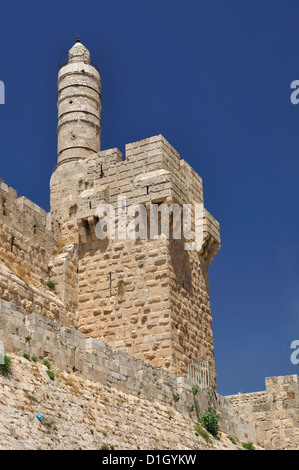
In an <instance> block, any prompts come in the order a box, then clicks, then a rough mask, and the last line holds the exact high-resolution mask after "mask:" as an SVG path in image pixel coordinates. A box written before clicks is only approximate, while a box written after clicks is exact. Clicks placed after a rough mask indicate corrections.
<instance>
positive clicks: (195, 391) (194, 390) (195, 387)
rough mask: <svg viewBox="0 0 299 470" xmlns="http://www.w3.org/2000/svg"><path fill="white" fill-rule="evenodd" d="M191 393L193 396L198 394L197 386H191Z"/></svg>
mask: <svg viewBox="0 0 299 470" xmlns="http://www.w3.org/2000/svg"><path fill="white" fill-rule="evenodd" d="M192 393H193V395H194V396H195V395H197V394H198V387H197V385H193V387H192Z"/></svg>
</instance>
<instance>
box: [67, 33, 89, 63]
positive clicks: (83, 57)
mask: <svg viewBox="0 0 299 470" xmlns="http://www.w3.org/2000/svg"><path fill="white" fill-rule="evenodd" d="M74 62H84V63H85V64H90V52H89V50H88V49H87V48H86V47H85V46H83V44H82V43H81V42H80V38H79V36H77V41H76V42H75V44H74V45H73V47H71V49H70V50H69V55H68V63H69V64H72V63H74Z"/></svg>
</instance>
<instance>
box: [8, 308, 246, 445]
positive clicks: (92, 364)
mask: <svg viewBox="0 0 299 470" xmlns="http://www.w3.org/2000/svg"><path fill="white" fill-rule="evenodd" d="M0 341H3V342H4V346H5V349H6V351H7V352H9V351H11V352H15V353H17V354H24V353H27V354H28V355H29V356H30V357H31V356H32V355H35V356H36V357H37V358H38V359H39V360H41V359H48V360H49V361H50V362H51V364H53V367H52V368H53V370H54V372H55V369H59V370H69V371H70V370H72V371H76V372H77V373H78V374H79V375H82V376H83V377H85V378H87V379H89V380H92V381H94V382H100V383H103V384H105V385H108V386H111V387H113V388H116V389H118V390H121V391H123V392H126V393H129V394H133V395H136V396H139V397H140V398H145V399H148V400H151V401H154V402H155V401H157V402H160V403H162V404H167V405H168V406H170V407H171V406H175V407H176V408H177V409H178V410H179V411H180V412H182V413H183V414H187V413H190V412H189V411H188V409H187V405H188V404H189V403H193V404H194V403H195V410H194V411H193V412H192V413H193V414H192V416H193V417H194V419H195V420H196V419H197V416H196V413H197V414H198V415H200V414H201V413H202V412H203V411H204V410H205V409H206V408H207V407H208V406H209V405H210V404H211V402H210V401H209V395H208V391H207V390H200V391H199V393H198V394H197V395H196V398H194V396H193V394H192V386H193V385H194V384H193V383H191V382H189V381H188V380H187V379H186V378H185V377H177V376H176V375H175V374H173V373H171V372H168V371H166V370H164V369H161V368H156V367H154V366H153V365H151V364H149V363H147V362H144V361H140V360H137V359H136V358H134V357H133V356H131V355H130V354H128V353H127V352H125V351H122V350H113V349H112V348H111V347H110V346H109V345H107V344H105V343H103V342H101V341H98V340H95V339H93V338H89V339H86V337H85V336H84V335H83V334H82V333H80V332H78V331H76V330H73V329H70V328H67V327H60V328H59V327H58V325H57V323H56V322H52V321H50V320H47V319H46V318H44V317H41V316H39V315H36V314H28V313H27V312H26V311H25V310H23V309H22V308H20V307H16V306H15V305H13V304H10V303H9V302H6V301H4V300H0ZM175 392H177V393H179V394H180V396H181V398H180V400H179V401H178V402H177V403H174V401H173V393H175ZM194 400H195V401H194ZM211 406H213V407H214V408H215V409H216V410H217V411H218V412H219V413H220V414H221V419H220V426H221V430H222V431H223V432H226V433H228V434H229V435H232V436H236V437H238V438H239V439H240V440H241V441H246V442H247V441H252V442H255V426H254V424H253V423H250V422H246V420H244V419H243V418H239V416H238V415H237V413H236V412H235V410H234V407H233V406H232V404H231V402H230V401H229V400H227V399H226V398H224V397H221V396H220V395H218V394H216V393H214V394H213V401H212V405H211Z"/></svg>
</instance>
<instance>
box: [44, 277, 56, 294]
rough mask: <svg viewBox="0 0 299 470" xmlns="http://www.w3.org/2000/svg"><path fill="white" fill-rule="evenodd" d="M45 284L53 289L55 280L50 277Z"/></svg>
mask: <svg viewBox="0 0 299 470" xmlns="http://www.w3.org/2000/svg"><path fill="white" fill-rule="evenodd" d="M46 285H47V286H48V287H49V289H51V290H53V291H55V289H56V285H57V282H55V281H53V280H52V279H49V280H48V281H46Z"/></svg>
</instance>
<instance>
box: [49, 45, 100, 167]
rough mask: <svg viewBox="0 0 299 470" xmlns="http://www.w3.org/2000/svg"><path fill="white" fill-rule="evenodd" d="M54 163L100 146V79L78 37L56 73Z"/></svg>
mask: <svg viewBox="0 0 299 470" xmlns="http://www.w3.org/2000/svg"><path fill="white" fill-rule="evenodd" d="M57 106H58V127H57V134H58V165H60V164H61V163H64V162H67V161H71V160H80V159H84V158H86V156H87V155H88V154H90V153H91V152H99V151H100V146H101V120H100V115H101V79H100V73H99V71H98V70H97V68H96V67H95V66H94V65H92V64H91V62H90V53H89V51H88V49H86V47H85V46H83V44H81V42H80V38H79V37H77V42H76V43H75V44H74V46H73V47H72V48H71V49H70V50H69V53H68V62H67V64H66V65H64V66H63V67H61V68H60V70H59V74H58V104H57Z"/></svg>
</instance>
